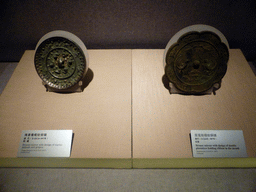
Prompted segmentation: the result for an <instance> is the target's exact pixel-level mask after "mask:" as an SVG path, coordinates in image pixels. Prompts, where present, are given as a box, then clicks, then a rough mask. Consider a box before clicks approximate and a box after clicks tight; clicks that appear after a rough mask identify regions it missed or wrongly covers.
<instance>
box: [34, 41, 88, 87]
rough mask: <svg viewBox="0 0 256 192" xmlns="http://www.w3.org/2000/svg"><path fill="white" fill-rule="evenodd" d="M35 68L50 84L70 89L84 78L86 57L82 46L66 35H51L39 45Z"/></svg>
mask: <svg viewBox="0 0 256 192" xmlns="http://www.w3.org/2000/svg"><path fill="white" fill-rule="evenodd" d="M35 68H36V71H37V73H38V75H39V76H40V77H41V79H42V80H43V81H44V82H45V83H46V84H47V85H48V86H50V87H52V88H55V89H68V88H70V87H72V86H74V85H75V84H76V83H78V82H79V81H80V80H81V79H82V78H83V75H84V73H85V71H86V59H85V55H84V53H83V51H82V50H81V48H80V47H79V46H78V45H77V44H76V43H74V42H73V41H70V40H69V39H66V38H64V37H51V38H48V39H46V40H44V41H43V42H42V43H41V44H40V45H39V46H38V48H37V50H36V53H35Z"/></svg>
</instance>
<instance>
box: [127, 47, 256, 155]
mask: <svg viewBox="0 0 256 192" xmlns="http://www.w3.org/2000/svg"><path fill="white" fill-rule="evenodd" d="M163 54H164V50H133V51H132V64H133V66H132V100H133V102H132V103H133V107H132V114H133V118H132V119H133V158H190V157H192V151H191V143H190V135H189V134H190V130H204V129H205V130H243V133H244V138H245V142H246V147H247V153H248V157H256V147H255V146H256V139H255V138H256V131H255V128H256V78H255V75H254V74H253V71H252V70H251V68H250V66H249V65H248V63H247V61H246V60H245V58H244V56H243V54H242V52H241V51H240V50H238V49H235V50H234V49H232V50H230V59H229V63H228V70H227V73H226V75H225V76H224V78H223V79H222V85H221V88H220V89H219V90H217V91H216V95H213V94H212V95H202V96H195V95H179V94H170V93H169V91H168V90H167V89H166V88H165V87H164V85H163V79H164V78H163V75H164V67H163Z"/></svg>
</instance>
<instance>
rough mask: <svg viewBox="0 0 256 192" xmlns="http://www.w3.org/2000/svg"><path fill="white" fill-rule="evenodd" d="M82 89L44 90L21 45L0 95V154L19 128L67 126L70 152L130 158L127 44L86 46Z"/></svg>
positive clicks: (11, 153)
mask: <svg viewBox="0 0 256 192" xmlns="http://www.w3.org/2000/svg"><path fill="white" fill-rule="evenodd" d="M85 84H87V87H86V88H85V89H84V91H83V92H82V93H71V94H68V93H65V94H61V93H54V92H46V89H45V87H44V86H43V85H42V81H41V79H40V78H39V76H38V75H37V73H36V70H35V67H34V51H26V52H25V54H24V55H23V57H22V59H21V61H20V62H19V64H18V66H17V68H16V69H15V71H14V73H13V75H12V77H11V79H10V81H9V82H8V84H7V86H6V88H5V90H4V91H3V93H2V95H1V99H0V106H1V108H0V127H1V129H0V143H1V144H0V157H16V156H17V151H18V145H19V140H20V136H21V131H22V130H49V129H50V130H51V129H52V130H58V129H72V130H73V133H74V140H73V146H72V152H71V157H72V158H131V50H90V51H89V70H88V72H87V75H86V78H85Z"/></svg>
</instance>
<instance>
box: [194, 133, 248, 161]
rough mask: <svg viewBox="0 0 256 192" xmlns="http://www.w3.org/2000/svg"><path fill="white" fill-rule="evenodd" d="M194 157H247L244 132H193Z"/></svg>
mask: <svg viewBox="0 0 256 192" xmlns="http://www.w3.org/2000/svg"><path fill="white" fill-rule="evenodd" d="M191 142H192V151H193V157H247V152H246V147H245V141H244V136H243V131H242V130H191Z"/></svg>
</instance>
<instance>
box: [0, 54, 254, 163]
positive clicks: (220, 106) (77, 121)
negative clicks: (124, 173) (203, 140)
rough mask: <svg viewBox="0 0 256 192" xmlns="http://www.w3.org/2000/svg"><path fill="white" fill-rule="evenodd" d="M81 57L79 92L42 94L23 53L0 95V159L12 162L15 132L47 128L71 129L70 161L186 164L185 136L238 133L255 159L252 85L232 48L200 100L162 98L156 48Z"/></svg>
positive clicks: (176, 96) (247, 70)
mask: <svg viewBox="0 0 256 192" xmlns="http://www.w3.org/2000/svg"><path fill="white" fill-rule="evenodd" d="M88 53H89V70H88V73H87V75H86V78H85V84H86V85H87V86H86V88H85V89H84V91H83V92H82V93H70V94H68V93H62V94H61V93H54V92H46V89H45V88H44V86H43V85H42V81H41V79H40V78H39V76H38V75H37V73H36V71H35V67H34V51H26V52H25V54H24V55H23V57H22V59H21V61H20V62H19V64H18V66H17V68H16V69H15V71H14V73H13V75H12V77H11V79H10V80H9V82H8V84H7V86H6V88H5V90H4V91H3V93H2V95H1V96H0V127H1V129H0V157H16V156H17V151H18V145H19V140H20V135H21V131H22V130H48V129H52V130H58V129H72V130H73V132H74V140H73V146H72V152H71V158H116V159H122V158H134V161H137V162H138V159H137V158H191V157H192V152H191V144H190V135H189V134H190V130H193V129H208V130H223V129H224V130H243V133H244V138H245V142H246V147H247V153H248V156H249V157H256V149H255V146H256V140H255V138H256V132H255V130H254V129H255V128H256V97H255V95H256V78H255V75H254V74H253V72H252V70H251V69H250V67H249V65H248V63H247V61H246V60H245V58H244V56H243V54H242V52H241V51H240V50H239V49H231V50H230V59H229V63H228V70H227V74H226V75H225V77H224V78H223V80H222V85H221V88H220V89H219V90H217V91H216V95H213V94H212V95H202V96H195V95H180V94H170V93H169V91H168V90H167V89H166V87H165V86H164V83H163V82H165V81H164V78H163V75H164V67H163V53H164V50H163V49H155V50H150V49H149V50H145V49H143V50H142V49H141V50H139V49H138V50H131V49H129V50H128V49H126V50H88ZM7 160H8V159H7ZM129 163H130V161H129Z"/></svg>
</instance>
